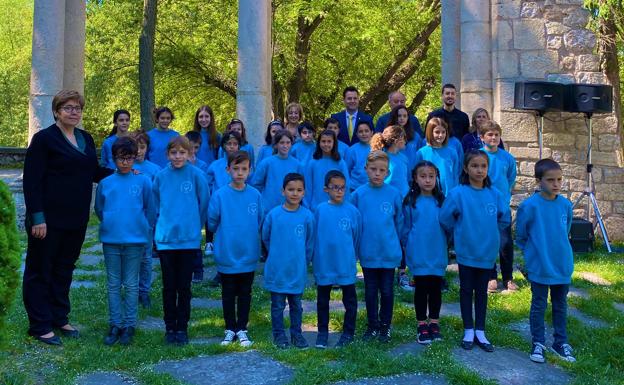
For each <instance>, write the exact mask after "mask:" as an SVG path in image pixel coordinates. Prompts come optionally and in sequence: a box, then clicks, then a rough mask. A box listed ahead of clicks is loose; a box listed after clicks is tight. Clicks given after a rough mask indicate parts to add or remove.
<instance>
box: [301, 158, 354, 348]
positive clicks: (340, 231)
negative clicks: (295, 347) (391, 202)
mask: <svg viewBox="0 0 624 385" xmlns="http://www.w3.org/2000/svg"><path fill="white" fill-rule="evenodd" d="M346 186H347V179H346V178H345V176H344V174H343V173H341V172H340V171H338V170H332V171H330V172H328V173H327V175H325V191H326V192H327V195H329V201H328V202H323V203H321V204H320V205H318V206H317V207H316V210H315V211H314V221H315V223H316V240H315V242H314V257H313V259H312V266H313V267H314V278H315V280H316V291H317V299H316V309H317V317H318V318H317V320H318V335H317V337H316V347H317V348H320V349H324V348H326V347H327V337H328V334H329V296H330V293H331V290H332V287H333V285H340V288H341V289H342V303H343V304H344V307H345V315H344V323H343V327H342V335H341V336H340V340H338V343H337V344H336V346H337V347H341V346H346V345H348V344H350V343H351V342H353V338H354V335H355V319H356V318H357V294H356V291H355V280H356V274H357V266H356V264H357V261H356V259H357V246H358V243H359V241H360V233H361V231H362V220H361V217H360V212H359V211H358V210H357V209H356V208H355V207H354V206H353V205H352V204H351V203H349V202H345V201H344V197H345V189H346V188H347V187H346Z"/></svg>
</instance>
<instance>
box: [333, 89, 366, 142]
mask: <svg viewBox="0 0 624 385" xmlns="http://www.w3.org/2000/svg"><path fill="white" fill-rule="evenodd" d="M342 98H343V99H342V101H343V102H344V105H345V109H344V110H342V111H340V112H337V113H335V114H332V115H331V117H332V118H334V119H336V120H337V121H338V124H339V126H340V133H339V134H338V140H341V141H343V142H344V143H346V144H348V145H349V146H351V145H352V144H354V143H357V142H358V141H359V139H358V137H357V135H356V132H357V126H358V124H359V123H360V122H362V121H368V122H370V124H371V127H372V126H373V117H372V116H370V115H368V114H367V113H365V112H364V111H360V110H358V107H359V105H360V93H359V92H358V90H357V88H355V87H353V86H349V87H347V88H345V89H344V91H343V92H342Z"/></svg>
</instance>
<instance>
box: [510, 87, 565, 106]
mask: <svg viewBox="0 0 624 385" xmlns="http://www.w3.org/2000/svg"><path fill="white" fill-rule="evenodd" d="M564 93H565V88H564V86H563V84H561V83H554V82H517V83H516V84H515V87H514V108H517V109H519V110H537V111H561V110H562V109H563V95H564Z"/></svg>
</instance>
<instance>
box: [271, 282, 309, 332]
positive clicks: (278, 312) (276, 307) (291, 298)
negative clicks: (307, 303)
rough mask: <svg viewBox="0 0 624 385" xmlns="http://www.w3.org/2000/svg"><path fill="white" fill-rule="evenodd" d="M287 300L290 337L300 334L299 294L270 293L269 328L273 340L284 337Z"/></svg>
mask: <svg viewBox="0 0 624 385" xmlns="http://www.w3.org/2000/svg"><path fill="white" fill-rule="evenodd" d="M286 299H288V309H289V313H290V335H291V336H294V335H297V334H301V318H302V315H303V309H302V308H301V294H284V293H276V292H273V291H272V292H271V326H272V329H273V339H275V338H277V337H279V336H282V335H285V334H286V332H285V331H284V308H285V307H286Z"/></svg>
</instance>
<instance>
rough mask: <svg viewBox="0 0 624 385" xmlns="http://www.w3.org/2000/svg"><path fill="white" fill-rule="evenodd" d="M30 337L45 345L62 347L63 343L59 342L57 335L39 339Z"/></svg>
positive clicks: (38, 337) (39, 337)
mask: <svg viewBox="0 0 624 385" xmlns="http://www.w3.org/2000/svg"><path fill="white" fill-rule="evenodd" d="M32 337H33V338H34V339H36V340H37V341H39V342H43V343H44V344H46V345H53V346H61V345H63V341H61V339H60V338H59V336H57V335H53V336H52V337H41V336H35V335H33V336H32Z"/></svg>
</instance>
